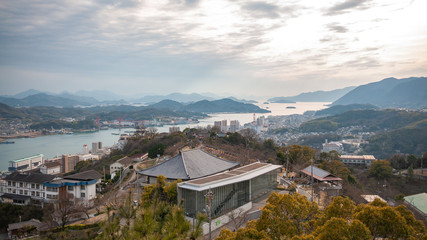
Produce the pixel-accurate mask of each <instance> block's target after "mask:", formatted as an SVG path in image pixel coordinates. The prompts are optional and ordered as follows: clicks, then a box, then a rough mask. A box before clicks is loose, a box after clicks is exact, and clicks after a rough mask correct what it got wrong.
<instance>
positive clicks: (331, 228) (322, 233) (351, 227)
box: [313, 217, 372, 240]
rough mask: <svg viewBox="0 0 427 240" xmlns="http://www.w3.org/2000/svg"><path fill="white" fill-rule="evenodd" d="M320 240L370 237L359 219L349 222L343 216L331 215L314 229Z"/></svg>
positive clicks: (346, 239)
mask: <svg viewBox="0 0 427 240" xmlns="http://www.w3.org/2000/svg"><path fill="white" fill-rule="evenodd" d="M313 235H315V236H316V239H320V240H329V239H334V240H348V239H360V240H362V239H364V240H365V239H366V240H368V239H371V238H372V236H371V232H370V231H369V229H368V228H367V227H366V226H365V225H364V224H363V223H362V222H360V221H359V220H353V221H351V223H350V224H349V223H348V222H347V221H346V220H345V219H343V218H336V217H333V218H331V219H330V220H328V221H327V222H326V223H325V225H323V226H321V227H319V228H317V229H316V231H315V232H314V234H313Z"/></svg>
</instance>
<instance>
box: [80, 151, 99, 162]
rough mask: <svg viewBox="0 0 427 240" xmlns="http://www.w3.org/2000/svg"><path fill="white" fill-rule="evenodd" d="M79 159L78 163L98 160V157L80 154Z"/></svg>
mask: <svg viewBox="0 0 427 240" xmlns="http://www.w3.org/2000/svg"><path fill="white" fill-rule="evenodd" d="M79 159H80V161H87V160H99V155H97V154H91V153H88V154H82V155H79Z"/></svg>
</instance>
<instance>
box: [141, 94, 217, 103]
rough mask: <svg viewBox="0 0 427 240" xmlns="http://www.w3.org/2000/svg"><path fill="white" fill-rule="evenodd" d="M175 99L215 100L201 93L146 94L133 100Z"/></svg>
mask: <svg viewBox="0 0 427 240" xmlns="http://www.w3.org/2000/svg"><path fill="white" fill-rule="evenodd" d="M166 99H168V100H173V101H177V102H184V103H188V102H197V101H201V100H214V99H213V98H211V97H206V96H203V95H200V94H198V93H190V94H186V93H171V94H168V95H152V96H145V97H141V98H138V99H135V100H133V101H134V102H141V103H156V102H160V101H162V100H166Z"/></svg>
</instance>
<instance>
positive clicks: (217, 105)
mask: <svg viewBox="0 0 427 240" xmlns="http://www.w3.org/2000/svg"><path fill="white" fill-rule="evenodd" d="M148 107H149V108H156V109H169V110H174V111H187V112H201V113H219V112H233V113H267V112H270V111H268V110H265V109H262V108H259V107H258V106H256V105H253V104H250V103H241V102H237V101H235V100H232V99H230V98H224V99H220V100H213V101H208V100H202V101H198V102H195V103H189V104H183V103H179V102H176V101H173V100H170V99H167V100H163V101H160V102H158V103H155V104H152V105H149V106H148Z"/></svg>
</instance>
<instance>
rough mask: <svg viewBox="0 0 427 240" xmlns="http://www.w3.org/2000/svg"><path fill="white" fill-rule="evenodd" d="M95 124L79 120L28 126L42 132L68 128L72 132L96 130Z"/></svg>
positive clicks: (90, 121)
mask: <svg viewBox="0 0 427 240" xmlns="http://www.w3.org/2000/svg"><path fill="white" fill-rule="evenodd" d="M96 127H97V126H96V123H95V122H94V121H93V120H81V121H74V122H66V121H62V120H50V121H43V122H40V123H36V124H32V125H31V126H30V128H31V129H36V130H42V129H48V130H50V129H51V128H53V129H62V128H70V129H74V130H81V129H94V128H96Z"/></svg>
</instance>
